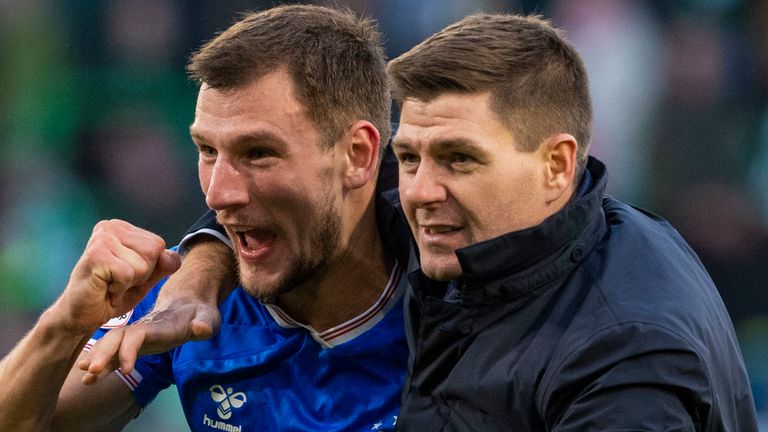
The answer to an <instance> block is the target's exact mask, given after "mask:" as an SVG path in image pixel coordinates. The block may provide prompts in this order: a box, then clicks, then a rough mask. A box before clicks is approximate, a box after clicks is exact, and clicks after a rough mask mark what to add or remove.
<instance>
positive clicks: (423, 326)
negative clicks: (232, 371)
mask: <svg viewBox="0 0 768 432" xmlns="http://www.w3.org/2000/svg"><path fill="white" fill-rule="evenodd" d="M388 73H389V75H390V77H391V80H392V82H393V87H394V94H395V98H396V100H397V102H398V104H399V105H400V108H401V117H400V126H399V129H398V132H397V134H396V136H395V138H394V140H393V143H392V147H393V149H394V152H395V154H396V156H397V159H398V161H399V200H397V199H396V198H395V199H394V201H393V204H394V206H395V208H402V211H403V212H404V215H405V218H406V219H407V221H408V223H409V225H410V227H411V231H412V233H413V238H414V240H415V243H416V245H417V246H418V252H419V258H420V259H419V261H420V265H421V270H416V271H414V272H412V273H411V274H410V275H409V279H410V280H411V283H412V289H411V292H410V293H409V295H408V296H407V297H406V302H407V304H406V326H405V329H406V333H407V335H408V341H409V346H410V350H411V358H410V361H409V377H408V379H407V381H406V385H405V389H404V391H403V400H402V403H403V406H402V410H401V413H400V415H399V417H398V429H399V430H409V431H430V430H483V431H508V430H516V431H518V430H519V431H541V430H557V431H591V430H599V431H602V430H702V431H754V430H757V424H756V418H755V410H754V403H753V401H752V395H751V391H750V388H749V382H748V379H747V375H746V371H745V368H744V364H743V360H742V358H741V355H740V353H739V348H738V343H737V340H736V337H735V335H734V331H733V328H732V325H731V322H730V319H729V317H728V314H727V312H726V310H725V308H724V306H723V304H722V301H721V300H720V298H719V295H718V293H717V290H716V288H715V287H714V285H713V283H712V281H711V280H710V278H709V276H708V275H707V273H706V271H705V269H704V268H703V267H702V265H701V263H700V262H699V261H698V259H697V258H696V256H695V254H694V253H693V251H692V250H691V249H690V248H689V247H688V246H687V244H686V243H685V241H684V240H683V239H682V238H681V237H680V236H679V235H678V234H677V232H676V231H675V230H674V229H673V228H672V227H671V226H669V224H668V223H667V222H665V221H663V220H662V219H660V218H658V217H656V216H654V215H652V214H649V213H647V212H644V211H642V210H639V209H636V208H634V207H632V206H630V205H628V204H625V203H623V202H621V201H618V200H616V199H613V198H611V197H607V196H605V194H604V192H605V186H606V182H607V177H606V168H605V166H604V165H603V164H602V163H600V162H599V161H597V160H596V159H594V158H591V157H589V156H588V146H589V140H590V133H591V124H592V111H591V102H590V97H589V92H588V85H587V76H586V72H585V70H584V66H583V64H582V61H581V59H580V58H579V55H578V54H577V53H576V51H575V50H574V49H573V48H572V47H571V46H570V45H569V44H568V43H567V42H566V41H565V39H564V38H563V37H562V36H561V34H560V33H559V31H557V30H556V29H555V28H553V27H552V26H551V25H550V24H549V23H548V22H546V21H544V20H542V19H541V18H539V17H521V16H513V15H475V16H470V17H467V18H465V19H464V20H462V21H460V22H458V23H456V24H453V25H451V26H449V27H447V28H446V29H444V30H442V31H441V32H439V33H437V34H435V35H434V36H432V37H430V38H428V39H427V40H425V41H424V42H422V43H421V44H419V45H418V46H416V47H414V48H413V49H412V50H411V51H409V52H407V53H405V54H403V55H402V56H400V57H398V58H396V59H394V60H393V61H391V62H390V64H389V67H388ZM208 228H209V229H215V227H208ZM224 261H226V259H224ZM185 265H187V263H185ZM193 288H194V287H193ZM169 310H172V308H171V309H166V311H169ZM125 331H126V333H131V332H134V331H135V332H138V333H142V334H152V325H151V323H149V324H148V325H145V326H141V325H140V326H137V327H135V328H132V327H127V328H126V329H125ZM151 339H154V338H151ZM161 342H162V341H160V342H158V341H157V340H155V343H161ZM137 350H138V346H136V345H132V346H130V347H129V349H128V350H127V352H128V354H129V357H130V355H135V352H136V351H137ZM104 354H105V355H104ZM102 355H104V356H105V357H107V358H109V357H110V356H111V355H112V353H111V352H110V350H108V349H107V350H105V353H99V356H98V357H99V358H100V359H102V360H100V362H101V363H102V364H103V363H104V360H103V357H102Z"/></svg>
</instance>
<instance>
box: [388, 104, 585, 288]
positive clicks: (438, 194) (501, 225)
mask: <svg viewBox="0 0 768 432" xmlns="http://www.w3.org/2000/svg"><path fill="white" fill-rule="evenodd" d="M490 96H491V95H490V94H489V93H487V92H485V93H475V94H444V95H441V96H439V97H437V98H435V99H433V100H431V101H422V100H418V99H406V100H405V101H404V102H403V104H402V109H401V117H400V127H399V129H398V133H397V136H396V137H395V139H394V141H393V149H394V151H395V154H396V156H397V158H398V160H399V162H400V164H399V166H400V172H399V176H400V186H399V191H400V199H401V202H402V205H403V210H404V211H405V216H406V218H407V219H408V223H409V225H410V227H411V230H412V231H413V234H414V237H415V239H416V243H417V245H418V247H419V253H420V257H421V268H422V271H423V272H424V273H425V274H426V275H427V276H429V277H431V278H433V279H437V280H451V279H456V278H459V277H460V276H461V273H462V271H461V267H460V265H459V262H458V258H457V257H456V254H455V253H454V251H455V250H457V249H461V248H464V247H467V246H469V245H473V244H476V243H479V242H482V241H484V240H488V239H492V238H494V237H498V236H500V235H503V234H506V233H509V232H513V231H518V230H522V229H525V228H529V227H533V226H536V225H538V224H540V223H541V222H542V221H543V220H544V219H546V218H547V217H549V216H550V215H552V214H554V213H556V212H557V211H558V210H560V209H561V208H563V206H565V204H566V203H567V202H568V200H569V199H570V197H571V195H572V193H573V187H572V183H573V174H574V166H575V155H576V148H577V144H576V140H575V139H574V138H573V137H572V136H571V135H568V134H554V135H552V136H550V137H547V138H546V139H544V140H542V143H541V145H540V146H539V147H538V149H536V150H535V151H531V152H525V151H521V150H518V146H517V142H516V140H515V137H514V136H513V134H512V133H511V132H510V130H509V128H507V127H505V126H504V124H503V122H502V121H501V119H500V118H499V116H498V115H497V114H496V113H495V112H493V110H492V109H491V108H490V106H491V105H490Z"/></svg>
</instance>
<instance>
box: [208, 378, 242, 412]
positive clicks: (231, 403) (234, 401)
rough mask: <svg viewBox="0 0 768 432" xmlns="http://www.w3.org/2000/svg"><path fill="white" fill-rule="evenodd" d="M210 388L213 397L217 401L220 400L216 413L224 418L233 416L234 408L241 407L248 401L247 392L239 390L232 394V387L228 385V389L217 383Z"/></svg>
mask: <svg viewBox="0 0 768 432" xmlns="http://www.w3.org/2000/svg"><path fill="white" fill-rule="evenodd" d="M208 390H210V392H211V399H213V400H214V401H215V402H219V406H218V408H216V413H217V414H218V415H219V417H221V418H222V419H224V420H227V419H228V418H230V417H232V409H233V408H240V407H241V406H243V404H244V403H245V401H246V398H245V393H243V392H237V393H235V394H232V392H233V390H232V387H227V389H226V390H224V387H222V386H220V385H218V384H215V385H212V386H211V388H209V389H208Z"/></svg>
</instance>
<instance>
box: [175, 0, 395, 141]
mask: <svg viewBox="0 0 768 432" xmlns="http://www.w3.org/2000/svg"><path fill="white" fill-rule="evenodd" d="M281 67H285V68H286V69H287V71H288V73H289V74H290V75H291V77H292V79H293V82H294V86H295V91H296V93H297V94H296V98H297V99H298V100H299V101H300V102H301V103H302V104H303V105H304V106H305V107H306V109H307V114H308V116H309V118H310V119H311V120H312V121H313V122H314V124H315V126H316V127H317V128H318V130H319V131H320V133H321V137H322V139H323V141H324V144H325V145H326V146H331V145H333V143H334V142H336V141H337V140H338V139H339V138H340V137H341V136H342V135H343V134H344V132H345V131H346V130H347V128H348V127H349V126H350V125H351V124H352V123H354V122H355V121H356V120H359V119H363V120H368V121H370V122H371V123H373V125H374V126H376V128H377V129H378V130H379V133H380V134H381V142H382V149H383V148H384V146H385V145H386V143H387V142H388V140H389V135H390V131H391V126H390V110H391V104H392V102H391V95H390V92H389V83H388V81H387V76H386V70H385V68H386V57H385V55H384V50H383V48H382V46H381V35H380V33H379V31H378V29H377V28H376V25H375V23H374V22H373V21H371V20H369V19H364V18H360V17H358V16H356V15H354V14H353V13H352V12H351V11H349V10H346V9H332V8H328V7H322V6H312V5H291V6H278V7H275V8H272V9H268V10H265V11H262V12H255V13H249V14H246V15H245V16H244V17H243V18H242V19H241V20H240V21H238V22H236V23H235V24H233V25H232V26H231V27H230V28H228V29H227V30H225V31H224V32H223V33H221V34H220V35H218V36H217V37H216V38H214V39H213V40H211V41H210V42H208V43H206V44H205V45H203V46H202V47H201V48H200V49H199V50H198V51H197V52H196V53H194V54H193V55H192V57H191V60H190V62H189V65H188V66H187V70H188V71H189V74H190V76H191V77H192V78H193V79H195V80H197V81H199V82H200V83H206V84H207V85H209V86H211V87H213V88H218V89H234V88H238V87H240V86H244V85H247V84H248V83H251V82H253V81H254V80H256V79H259V78H261V77H263V76H264V75H266V74H268V73H270V72H274V71H275V70H277V69H278V68H281Z"/></svg>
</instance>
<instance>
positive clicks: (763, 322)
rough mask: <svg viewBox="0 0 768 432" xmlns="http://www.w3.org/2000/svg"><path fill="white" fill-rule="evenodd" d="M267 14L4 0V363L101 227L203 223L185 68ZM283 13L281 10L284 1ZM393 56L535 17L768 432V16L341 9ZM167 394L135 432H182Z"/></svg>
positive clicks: (626, 10)
mask: <svg viewBox="0 0 768 432" xmlns="http://www.w3.org/2000/svg"><path fill="white" fill-rule="evenodd" d="M274 3H278V2H273V1H235V0H218V1H201V0H190V1H182V0H114V1H106V0H72V1H64V0H0V78H2V79H0V217H1V218H2V221H3V223H2V226H0V327H1V328H3V332H2V334H1V335H0V354H3V355H4V354H5V353H7V352H8V351H9V350H10V349H11V348H12V347H13V345H14V344H15V342H16V341H17V340H18V339H20V338H21V337H22V336H23V334H24V333H25V332H26V331H27V330H28V329H29V328H30V327H31V326H32V325H33V323H34V321H35V319H36V318H37V316H38V314H39V313H40V311H41V310H42V309H43V308H44V307H46V306H47V305H48V304H50V303H51V302H52V301H53V300H54V299H55V298H56V296H57V295H58V293H59V292H60V291H61V289H62V288H63V287H64V286H65V284H66V281H67V279H68V274H69V271H70V270H71V268H72V266H73V265H74V263H75V261H76V260H77V258H78V256H79V254H80V252H81V251H82V249H83V247H84V245H85V242H86V240H87V238H88V237H89V235H90V230H91V228H92V226H93V225H94V224H95V223H96V222H97V221H98V220H100V219H105V218H121V219H125V220H128V221H130V222H132V223H134V224H136V225H139V226H142V227H145V228H147V229H150V230H152V231H154V232H157V233H158V234H160V235H162V236H163V237H164V238H165V239H166V240H167V241H168V243H170V244H174V243H176V242H177V241H178V240H179V239H180V236H181V234H182V233H183V232H184V231H185V229H186V228H187V227H188V226H189V225H190V224H191V223H193V222H194V221H195V220H196V219H197V217H198V216H199V215H200V214H201V213H202V212H203V210H204V209H205V203H204V199H203V196H202V193H201V192H200V188H199V185H198V181H197V174H196V152H195V149H194V146H193V145H192V143H191V141H190V140H189V138H188V136H187V127H188V125H189V124H190V123H191V121H192V116H193V113H194V102H195V95H196V86H195V85H194V84H193V83H191V82H189V81H188V80H187V79H186V76H185V72H184V65H185V61H186V58H187V56H188V55H189V54H190V52H191V51H193V50H194V49H196V48H197V47H198V46H199V45H200V44H201V43H202V42H204V41H206V40H208V39H210V38H211V37H213V36H214V35H215V33H216V32H218V31H221V30H223V29H225V28H226V27H228V26H229V24H231V23H232V22H233V21H234V20H235V19H236V17H237V14H238V13H239V12H243V11H247V10H258V9H263V8H265V7H270V6H271V5H273V4H274ZM279 3H287V2H279ZM333 3H334V4H341V5H346V6H349V7H350V8H352V9H354V10H357V11H360V12H362V13H365V14H368V15H371V16H373V17H374V18H376V19H377V20H378V22H379V25H380V26H381V29H382V31H383V32H384V34H385V43H386V47H387V51H388V54H389V55H390V57H394V56H396V55H398V54H400V53H401V52H403V51H405V50H407V49H408V48H410V47H411V46H413V45H414V44H415V43H418V42H419V41H421V40H422V39H423V38H425V37H426V36H428V35H430V34H431V33H433V32H435V31H437V30H439V29H440V28H442V27H443V26H445V25H447V24H449V23H451V22H453V21H456V20H458V19H460V18H462V17H463V16H465V15H467V14H469V13H472V12H477V11H487V12H494V11H507V12H521V13H532V12H535V13H541V14H543V15H544V16H546V17H547V18H550V19H551V20H552V21H553V22H554V23H555V24H556V25H558V26H559V27H561V28H563V29H565V30H566V32H567V33H566V34H567V37H568V38H569V39H570V40H571V41H572V42H573V44H574V45H575V46H576V47H577V48H578V49H579V50H580V52H581V53H582V55H583V57H584V60H585V62H586V64H587V68H588V70H589V74H590V79H591V88H592V94H593V98H594V104H595V116H596V119H595V133H594V141H593V143H592V146H591V153H592V154H594V155H596V156H597V157H599V158H601V159H602V160H603V161H605V162H606V163H607V165H608V168H609V175H610V177H609V179H610V180H609V191H610V193H611V194H613V195H616V196H618V197H620V198H622V199H625V200H627V201H630V202H632V203H635V204H637V205H639V206H642V207H645V208H647V209H649V210H651V211H653V212H655V213H658V214H660V215H662V216H663V217H665V218H667V219H668V220H670V221H671V222H672V223H673V224H674V225H675V226H676V227H677V228H678V229H679V230H680V231H681V233H682V234H683V236H684V237H685V238H686V239H687V240H688V241H689V242H690V243H691V245H692V246H693V248H694V249H695V250H696V252H697V253H698V254H699V256H700V258H701V259H702V261H703V262H704V264H705V265H706V266H707V268H708V269H709V271H710V273H711V274H712V277H713V279H714V280H715V282H716V284H717V285H718V288H719V289H720V291H721V294H722V296H723V299H724V300H725V303H726V305H727V307H728V309H729V311H730V313H731V317H732V318H733V320H734V324H735V326H736V328H737V332H738V335H739V339H740V342H741V346H742V351H743V353H744V357H745V360H746V362H747V366H748V368H749V372H750V378H751V380H752V384H753V390H754V393H755V402H756V404H757V407H758V410H759V413H760V416H761V421H762V423H763V426H762V429H763V430H768V343H766V341H768V270H767V269H766V267H767V264H768V230H767V228H768V97H767V96H768V1H763V0H754V1H746V0H678V1H662V0H657V1H651V0H551V1H523V0H521V1H513V0H507V1H504V0H472V1H470V0H391V1H375V0H358V1H344V0H336V1H334V2H333ZM185 429H187V426H186V423H185V422H184V420H183V415H182V414H181V412H180V409H179V407H178V402H177V401H176V395H175V393H174V392H172V391H167V392H165V394H164V395H162V396H161V397H159V398H158V400H157V401H156V403H154V404H152V405H151V406H150V407H149V408H148V409H147V410H146V411H145V412H144V413H143V414H142V415H141V416H140V417H139V418H138V419H137V420H136V421H135V422H134V423H132V425H131V426H130V427H129V428H128V430H132V431H139V430H185Z"/></svg>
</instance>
